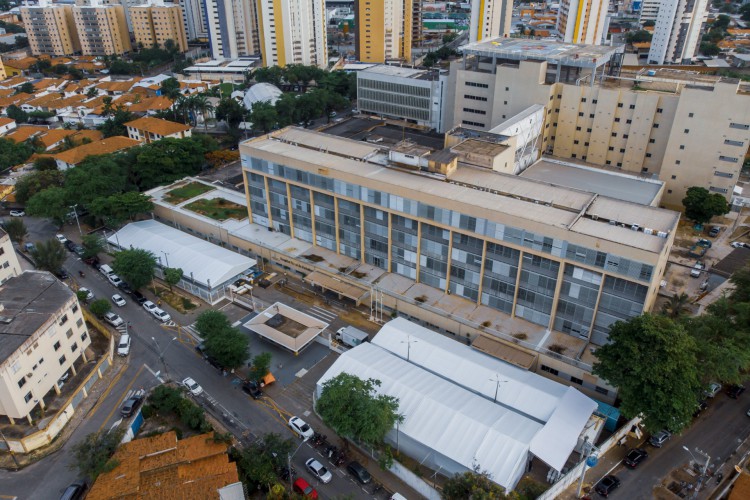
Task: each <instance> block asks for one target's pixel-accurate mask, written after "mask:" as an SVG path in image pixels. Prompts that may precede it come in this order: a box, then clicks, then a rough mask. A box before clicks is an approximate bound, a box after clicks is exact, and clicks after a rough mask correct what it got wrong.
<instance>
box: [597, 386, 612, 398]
mask: <svg viewBox="0 0 750 500" xmlns="http://www.w3.org/2000/svg"><path fill="white" fill-rule="evenodd" d="M594 390H595V391H596V392H598V393H599V394H604V395H605V396H606V395H607V394H609V391H608V390H607V389H605V388H604V387H599V386H598V385H597V386H596V388H595V389H594Z"/></svg>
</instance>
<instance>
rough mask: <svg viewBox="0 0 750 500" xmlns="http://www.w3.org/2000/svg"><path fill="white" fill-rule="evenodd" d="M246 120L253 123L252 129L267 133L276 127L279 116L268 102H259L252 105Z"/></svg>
mask: <svg viewBox="0 0 750 500" xmlns="http://www.w3.org/2000/svg"><path fill="white" fill-rule="evenodd" d="M248 120H249V121H251V122H252V123H253V128H255V129H259V130H262V131H263V132H264V133H268V132H269V131H271V129H273V128H274V127H275V126H276V123H277V122H278V120H279V115H278V113H277V112H276V108H275V107H274V106H273V105H271V103H270V102H266V101H261V102H256V103H254V104H253V107H252V109H251V110H250V114H249V115H248Z"/></svg>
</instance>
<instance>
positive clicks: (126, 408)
mask: <svg viewBox="0 0 750 500" xmlns="http://www.w3.org/2000/svg"><path fill="white" fill-rule="evenodd" d="M145 395H146V392H145V391H143V390H140V391H136V393H135V394H133V395H132V396H131V397H130V398H129V399H128V400H127V401H125V403H123V405H122V408H120V415H122V416H123V417H125V418H127V417H129V416H131V415H132V414H133V413H135V410H137V409H138V406H140V404H141V403H142V402H143V397H144V396H145Z"/></svg>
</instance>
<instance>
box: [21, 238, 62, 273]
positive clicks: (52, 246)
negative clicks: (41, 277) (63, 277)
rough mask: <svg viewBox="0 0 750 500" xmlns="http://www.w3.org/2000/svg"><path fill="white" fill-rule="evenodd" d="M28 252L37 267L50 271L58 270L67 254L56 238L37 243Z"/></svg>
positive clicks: (55, 271)
mask: <svg viewBox="0 0 750 500" xmlns="http://www.w3.org/2000/svg"><path fill="white" fill-rule="evenodd" d="M30 253H31V257H32V258H33V259H34V262H35V263H36V267H37V269H43V270H45V271H49V272H51V273H57V272H58V271H60V268H62V266H63V263H64V262H65V258H66V257H67V256H68V255H67V252H66V251H65V248H64V247H63V246H62V243H60V242H59V241H57V239H56V238H51V239H49V240H47V241H42V242H41V243H37V244H36V245H35V246H34V249H33V250H31V252H30Z"/></svg>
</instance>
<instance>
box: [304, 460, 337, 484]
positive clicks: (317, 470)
mask: <svg viewBox="0 0 750 500" xmlns="http://www.w3.org/2000/svg"><path fill="white" fill-rule="evenodd" d="M305 465H306V466H307V468H308V469H310V472H312V474H313V476H315V477H317V478H318V479H320V482H322V483H324V484H327V483H330V482H331V479H333V474H331V471H329V470H328V469H326V468H325V467H323V464H321V463H320V462H318V461H317V460H315V459H314V458H311V459H309V460H308V461H307V462H305Z"/></svg>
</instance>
